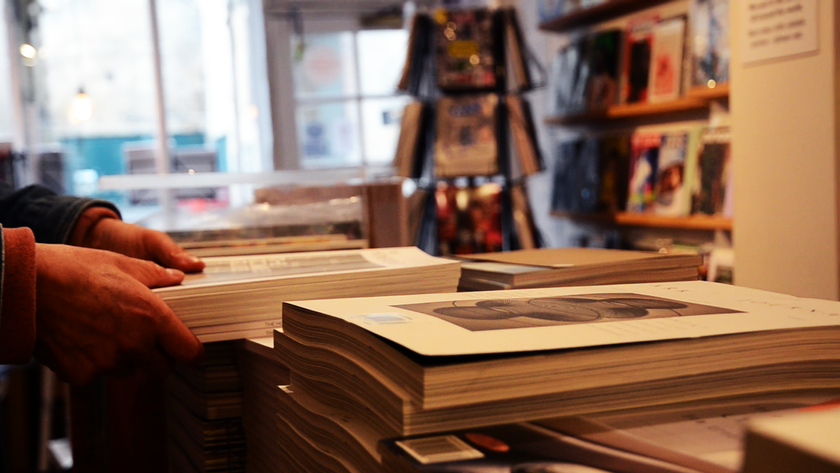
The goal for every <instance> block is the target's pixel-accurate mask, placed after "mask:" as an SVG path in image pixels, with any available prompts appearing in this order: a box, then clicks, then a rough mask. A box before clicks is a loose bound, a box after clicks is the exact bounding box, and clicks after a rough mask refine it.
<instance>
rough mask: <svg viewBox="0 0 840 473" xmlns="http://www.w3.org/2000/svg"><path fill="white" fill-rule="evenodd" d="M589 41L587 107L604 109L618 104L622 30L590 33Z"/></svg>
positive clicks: (589, 108)
mask: <svg viewBox="0 0 840 473" xmlns="http://www.w3.org/2000/svg"><path fill="white" fill-rule="evenodd" d="M588 41H589V48H588V54H589V56H588V58H587V60H588V62H589V68H588V69H589V75H588V76H587V82H586V108H587V110H604V109H606V108H608V107H610V106H612V105H616V104H618V99H619V67H618V65H619V57H620V56H621V47H622V45H623V42H622V31H621V30H617V29H611V30H605V31H599V32H597V33H590V35H589V38H588Z"/></svg>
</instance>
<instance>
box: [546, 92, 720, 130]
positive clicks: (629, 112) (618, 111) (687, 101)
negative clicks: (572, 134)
mask: <svg viewBox="0 0 840 473" xmlns="http://www.w3.org/2000/svg"><path fill="white" fill-rule="evenodd" d="M708 107H709V101H708V99H707V98H706V97H704V96H702V95H700V94H699V93H698V95H696V96H685V97H681V98H679V99H677V100H672V101H669V102H661V103H633V104H622V105H613V106H611V107H609V108H607V109H604V110H599V111H592V112H586V113H580V114H574V115H565V116H555V117H548V118H546V119H545V123H546V124H547V125H581V124H596V123H598V122H604V121H615V120H628V119H633V118H643V117H659V118H663V119H667V118H668V116H669V115H673V114H679V113H684V112H696V111H704V110H707V109H708Z"/></svg>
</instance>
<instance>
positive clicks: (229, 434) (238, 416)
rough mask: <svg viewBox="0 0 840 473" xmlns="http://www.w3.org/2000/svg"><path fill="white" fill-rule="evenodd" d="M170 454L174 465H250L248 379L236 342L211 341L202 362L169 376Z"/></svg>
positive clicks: (223, 468)
mask: <svg viewBox="0 0 840 473" xmlns="http://www.w3.org/2000/svg"><path fill="white" fill-rule="evenodd" d="M167 393H168V395H167V399H166V410H167V412H166V431H167V434H168V436H169V439H168V440H169V441H168V442H167V454H168V459H169V462H170V465H171V470H172V471H184V472H191V471H194V472H206V473H210V472H236V471H245V450H246V448H245V432H244V429H243V426H242V382H241V379H240V375H239V370H238V369H237V366H236V360H235V353H234V346H233V345H232V343H231V342H219V343H209V344H205V357H204V360H203V361H202V362H201V364H200V365H198V366H196V367H185V366H178V367H177V368H176V374H175V375H174V376H171V377H169V378H168V379H167Z"/></svg>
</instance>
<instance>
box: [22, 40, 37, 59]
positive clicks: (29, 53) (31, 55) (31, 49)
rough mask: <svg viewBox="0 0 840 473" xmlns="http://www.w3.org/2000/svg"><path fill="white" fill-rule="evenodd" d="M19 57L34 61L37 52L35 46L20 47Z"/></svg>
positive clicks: (23, 45)
mask: <svg viewBox="0 0 840 473" xmlns="http://www.w3.org/2000/svg"><path fill="white" fill-rule="evenodd" d="M20 55H21V56H23V57H24V58H26V59H35V56H37V55H38V50H37V49H35V46H32V45H31V44H29V43H24V44H21V45H20Z"/></svg>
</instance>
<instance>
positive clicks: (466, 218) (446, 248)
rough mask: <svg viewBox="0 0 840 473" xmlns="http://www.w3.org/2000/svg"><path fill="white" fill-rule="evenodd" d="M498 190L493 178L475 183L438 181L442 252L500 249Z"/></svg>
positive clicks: (466, 253)
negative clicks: (467, 184) (473, 184)
mask: <svg viewBox="0 0 840 473" xmlns="http://www.w3.org/2000/svg"><path fill="white" fill-rule="evenodd" d="M501 193H502V187H501V186H500V185H499V184H496V183H492V182H491V183H486V184H482V185H480V186H477V187H474V186H466V187H459V186H456V185H452V184H446V183H439V184H438V187H437V190H436V192H435V200H436V202H437V227H438V245H439V250H440V255H441V256H448V255H468V254H475V253H492V252H496V251H502V213H501Z"/></svg>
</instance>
